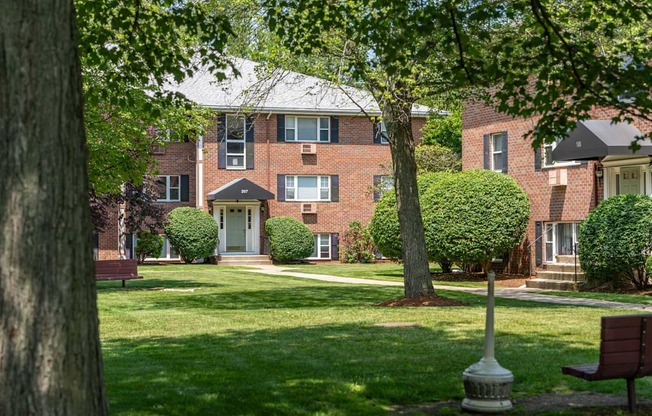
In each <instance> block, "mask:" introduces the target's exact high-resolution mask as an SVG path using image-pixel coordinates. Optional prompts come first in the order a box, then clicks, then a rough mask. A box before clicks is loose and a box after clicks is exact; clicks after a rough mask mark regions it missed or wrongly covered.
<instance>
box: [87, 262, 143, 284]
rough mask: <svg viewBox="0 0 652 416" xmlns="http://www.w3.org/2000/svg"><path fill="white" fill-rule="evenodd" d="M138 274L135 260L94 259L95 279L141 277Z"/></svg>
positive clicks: (130, 278) (123, 282)
mask: <svg viewBox="0 0 652 416" xmlns="http://www.w3.org/2000/svg"><path fill="white" fill-rule="evenodd" d="M142 278H143V276H138V261H137V260H135V259H134V260H95V280H122V287H125V280H132V279H142Z"/></svg>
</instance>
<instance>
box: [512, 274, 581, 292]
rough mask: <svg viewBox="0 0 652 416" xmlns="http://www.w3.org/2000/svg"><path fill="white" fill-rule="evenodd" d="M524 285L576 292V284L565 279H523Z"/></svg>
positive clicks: (531, 287)
mask: <svg viewBox="0 0 652 416" xmlns="http://www.w3.org/2000/svg"><path fill="white" fill-rule="evenodd" d="M525 286H526V287H527V288H530V289H548V290H564V291H571V292H576V291H577V290H578V284H577V283H575V282H571V281H567V280H550V279H541V278H538V277H537V278H536V279H530V280H526V281H525Z"/></svg>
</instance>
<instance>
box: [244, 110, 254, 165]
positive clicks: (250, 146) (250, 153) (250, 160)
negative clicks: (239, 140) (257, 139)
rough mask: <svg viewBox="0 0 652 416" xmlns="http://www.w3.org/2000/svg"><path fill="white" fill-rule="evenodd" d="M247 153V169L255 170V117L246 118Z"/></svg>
mask: <svg viewBox="0 0 652 416" xmlns="http://www.w3.org/2000/svg"><path fill="white" fill-rule="evenodd" d="M245 131H246V133H245V141H246V143H245V152H246V156H245V158H246V159H247V169H253V168H254V116H247V118H245Z"/></svg>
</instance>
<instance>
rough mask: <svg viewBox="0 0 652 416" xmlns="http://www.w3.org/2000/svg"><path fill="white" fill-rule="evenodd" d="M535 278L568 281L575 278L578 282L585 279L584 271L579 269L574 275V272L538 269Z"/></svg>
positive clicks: (572, 280)
mask: <svg viewBox="0 0 652 416" xmlns="http://www.w3.org/2000/svg"><path fill="white" fill-rule="evenodd" d="M576 276H577V279H576ZM537 278H541V279H546V280H559V281H568V282H575V280H577V281H578V282H584V281H586V277H585V275H584V272H581V271H578V273H577V275H575V272H557V271H552V270H538V271H537Z"/></svg>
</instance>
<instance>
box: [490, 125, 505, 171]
mask: <svg viewBox="0 0 652 416" xmlns="http://www.w3.org/2000/svg"><path fill="white" fill-rule="evenodd" d="M503 150H504V149H503V134H502V133H494V134H492V135H491V170H493V171H495V172H502V171H503Z"/></svg>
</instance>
